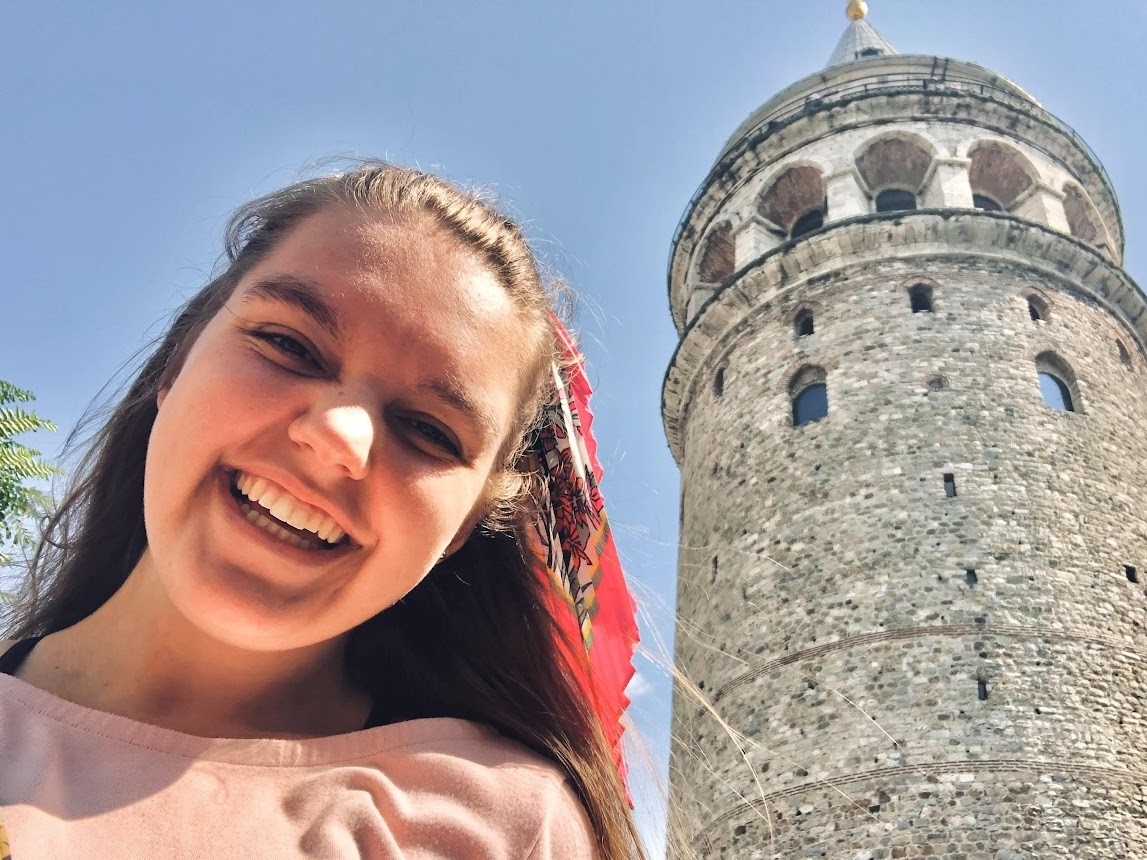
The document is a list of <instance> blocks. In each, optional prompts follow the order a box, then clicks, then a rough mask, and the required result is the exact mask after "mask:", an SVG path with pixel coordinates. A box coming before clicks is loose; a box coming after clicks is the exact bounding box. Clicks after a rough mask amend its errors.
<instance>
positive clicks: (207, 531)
mask: <svg viewBox="0 0 1147 860" xmlns="http://www.w3.org/2000/svg"><path fill="white" fill-rule="evenodd" d="M527 339H528V331H527V328H526V326H525V324H524V323H523V322H522V321H521V320H520V318H519V316H518V312H517V310H516V308H515V307H514V305H513V304H512V303H511V301H510V299H509V297H508V296H507V294H506V292H505V290H504V289H503V288H502V287H501V286H500V285H499V284H498V282H497V281H496V280H495V278H494V277H493V275H491V273H490V272H489V271H488V270H487V269H486V267H485V266H483V265H482V264H481V263H480V262H479V260H478V258H477V257H476V256H475V255H474V254H472V253H471V252H470V251H468V250H467V249H465V248H464V247H463V246H461V245H460V243H458V242H457V241H456V240H454V239H452V238H451V237H449V236H448V235H446V234H445V233H443V232H442V231H440V230H438V229H435V228H432V227H428V226H427V225H426V222H424V221H416V222H414V223H411V222H403V221H399V220H395V219H393V218H385V217H379V216H366V215H363V214H362V213H359V212H357V211H355V210H351V209H349V208H344V207H339V206H335V207H330V208H328V209H326V210H324V211H322V212H320V213H318V214H317V215H314V216H312V217H310V218H308V219H306V220H305V221H303V222H301V223H300V224H299V225H297V226H296V227H295V228H294V229H293V230H292V231H291V232H290V233H288V234H287V236H286V237H284V239H283V240H282V241H281V242H280V243H279V245H278V246H277V248H276V249H275V250H274V251H273V252H272V253H271V254H269V255H268V256H267V257H266V258H265V259H264V260H263V261H262V262H260V263H259V264H258V265H257V266H256V267H255V268H254V269H253V270H252V271H250V272H249V273H248V274H247V275H246V276H245V277H244V278H243V279H242V280H241V282H240V283H239V285H238V286H237V288H236V290H235V293H234V295H233V296H232V297H231V299H230V300H229V301H228V303H227V305H226V307H225V308H224V309H223V310H222V311H221V312H220V313H219V314H218V315H217V316H215V317H214V318H213V319H212V320H211V321H210V322H209V323H208V324H207V326H206V327H205V328H204V330H203V332H202V334H201V335H200V336H199V338H198V339H197V340H196V341H195V343H194V345H193V346H192V348H191V350H190V351H189V353H188V355H187V358H186V361H185V362H184V364H183V366H182V368H181V369H180V371H179V374H178V376H177V377H176V378H175V380H174V381H173V382H172V384H171V386H170V388H168V389H166V390H165V391H164V392H163V393H162V394H161V396H160V398H159V402H160V407H159V414H158V417H157V418H156V422H155V426H154V429H153V430H152V433H151V439H150V443H149V445H148V453H147V471H146V478H145V486H144V510H145V521H146V525H147V535H148V554H147V556H146V557H145V558H146V560H147V563H149V564H150V565H151V568H152V570H153V571H154V573H155V575H156V577H157V579H158V581H159V582H160V583H161V584H162V586H163V590H164V591H165V592H166V594H167V596H168V598H169V599H170V602H171V603H172V605H174V607H175V608H176V609H177V610H178V611H179V612H180V614H181V615H183V616H184V617H185V618H187V619H188V620H190V621H191V622H192V623H193V624H195V625H196V626H197V627H199V628H200V629H202V630H204V631H205V632H207V633H208V634H209V635H212V636H213V637H214V638H216V639H219V640H221V641H225V642H228V643H230V644H232V645H234V646H237V647H244V648H249V649H254V650H285V649H288V648H298V647H305V646H307V645H311V644H314V643H317V642H321V641H324V640H327V639H330V638H332V637H334V636H337V635H339V634H341V633H344V632H346V631H348V630H350V629H351V628H353V627H355V626H356V625H358V624H359V623H361V622H362V621H364V620H366V619H368V618H370V617H371V616H372V615H374V614H376V613H377V612H379V611H381V610H382V609H385V608H386V607H388V606H390V605H392V604H393V603H394V602H395V601H397V600H398V599H399V598H401V597H402V596H403V595H405V594H406V593H407V592H408V591H410V589H412V588H413V587H414V586H415V585H417V584H418V582H419V581H420V580H421V579H422V578H423V577H424V576H425V575H426V574H427V572H428V571H429V570H430V569H431V568H432V567H433V566H434V565H435V564H436V563H437V562H438V560H439V558H440V557H441V556H442V554H443V553H448V552H451V551H453V550H454V549H456V548H457V547H458V546H460V545H461V543H462V542H463V541H464V540H465V538H466V537H467V535H468V534H469V533H470V531H471V529H472V528H473V526H474V524H475V523H476V522H477V520H478V519H479V518H480V517H481V515H482V514H483V512H484V505H485V504H486V502H487V496H486V494H485V490H486V487H487V484H488V481H489V479H490V477H491V474H492V471H493V470H494V468H495V466H496V465H498V464H496V462H495V460H496V458H497V455H498V452H499V449H500V448H501V447H502V445H503V443H504V442H505V441H506V439H507V437H508V434H509V433H510V432H511V428H512V424H513V422H514V419H515V414H516V411H517V408H518V405H519V401H520V397H521V394H522V392H523V390H524V385H525V380H524V379H523V378H522V377H523V373H524V371H523V368H524V367H525V366H526V365H527V362H528V360H529V359H528V357H527V355H526V354H525V353H524V351H523V344H524V343H525V342H526V341H527Z"/></svg>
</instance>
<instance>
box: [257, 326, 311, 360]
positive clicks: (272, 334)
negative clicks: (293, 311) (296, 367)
mask: <svg viewBox="0 0 1147 860" xmlns="http://www.w3.org/2000/svg"><path fill="white" fill-rule="evenodd" d="M254 335H255V337H257V338H259V340H261V341H263V342H264V343H269V344H270V345H271V346H273V347H274V348H275V350H276V351H277V352H280V353H282V354H283V355H285V356H288V357H289V358H292V359H294V360H297V361H304V362H306V363H307V364H310V365H312V366H314V367H318V366H319V363H318V361H317V360H316V359H315V357H314V356H313V355H311V351H310V350H309V349H307V348H306V347H305V346H303V344H302V343H300V342H299V341H298V340H296V339H295V338H293V337H291V336H290V335H289V334H283V333H282V332H278V331H258V332H254Z"/></svg>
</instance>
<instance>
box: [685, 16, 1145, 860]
mask: <svg viewBox="0 0 1147 860" xmlns="http://www.w3.org/2000/svg"><path fill="white" fill-rule="evenodd" d="M862 6H863V4H861V3H858V2H855V0H854V2H853V3H851V4H850V17H851V18H852V19H853V20H852V23H851V24H850V26H849V29H848V31H847V32H846V33H845V36H844V38H843V39H842V40H841V44H840V46H839V47H838V48H837V51H836V52H835V53H834V55H833V58H832V60H831V61H830V64H829V67H828V68H826V69H825V70H824V71H823V72H821V73H819V74H816V75H813V76H811V77H808V78H806V79H804V80H802V81H800V82H798V83H796V84H794V85H793V86H791V87H789V88H788V89H787V90H785V91H784V92H782V93H781V94H780V95H778V96H777V97H775V98H774V99H772V100H771V101H769V102H767V103H766V104H765V105H764V106H763V107H761V108H760V109H759V110H758V111H756V113H754V114H753V115H752V116H751V117H750V118H749V119H748V120H747V121H746V122H745V123H744V124H743V125H742V126H741V127H740V128H739V129H738V130H737V131H736V133H735V134H734V135H733V137H732V138H731V139H730V140H729V142H728V144H727V145H726V146H725V148H724V149H723V150H722V152H721V154H720V157H719V158H718V159H717V162H716V164H715V165H714V167H713V169H712V170H711V171H710V173H709V175H708V177H707V178H706V179H705V181H704V183H703V184H702V185H701V188H700V189H699V191H698V192H697V194H696V196H695V197H694V198H693V200H692V201H691V203H690V204H689V208H688V210H687V212H686V214H685V216H684V218H683V220H682V222H681V226H680V229H679V230H678V233H677V236H676V237H675V239H674V243H673V250H672V257H671V262H670V275H669V288H670V302H671V305H672V310H673V317H674V320H675V321H676V324H677V326H678V329H679V331H680V335H681V341H680V344H679V346H678V348H677V351H676V353H675V355H674V356H673V360H672V363H671V364H670V367H669V370H668V373H667V375H666V379H665V385H664V391H663V411H664V420H665V428H666V433H667V436H668V439H669V444H670V447H671V448H672V451H673V454H674V456H675V458H676V460H677V462H678V464H679V465H680V467H681V471H682V486H683V490H682V508H681V555H680V567H679V585H678V616H679V622H678V628H677V660H678V663H679V666H680V668H681V669H682V671H683V673H684V675H685V676H686V677H687V678H688V679H690V680H691V681H692V682H694V683H696V685H697V686H698V687H700V688H701V692H702V693H703V694H704V697H705V698H706V699H707V700H708V701H709V702H710V703H711V709H709V708H707V707H706V706H705V705H704V704H703V703H702V702H701V701H700V700H698V699H697V698H696V697H693V696H690V695H687V694H684V693H683V692H682V690H681V689H680V688H679V689H678V690H677V692H676V694H675V701H674V717H673V737H674V746H673V750H672V761H671V774H672V775H671V805H672V808H673V815H674V818H675V819H676V821H677V822H678V824H680V825H681V826H682V828H683V830H684V832H685V833H686V834H687V837H688V840H689V842H690V846H689V848H688V849H687V850H679V851H678V852H677V853H678V854H681V855H687V854H689V853H692V854H693V855H696V856H701V857H725V858H736V860H744V858H766V857H767V858H773V857H776V858H790V857H829V858H849V860H863V858H871V860H876V858H900V857H905V858H912V857H922V856H934V857H960V858H968V860H971V858H988V857H990V858H1005V857H1007V858H1027V857H1069V856H1070V857H1086V858H1129V857H1147V807H1145V806H1144V802H1145V798H1147V715H1145V710H1147V668H1145V666H1144V657H1145V654H1147V632H1145V627H1144V625H1145V624H1147V594H1145V591H1144V584H1145V583H1147V520H1145V514H1147V442H1145V441H1144V439H1145V434H1147V430H1145V429H1144V428H1147V351H1145V344H1147V303H1145V301H1144V296H1143V294H1142V293H1141V292H1140V290H1139V289H1138V287H1137V286H1136V284H1135V283H1134V282H1133V281H1132V280H1131V278H1129V277H1128V275H1127V274H1126V273H1125V272H1124V271H1123V269H1122V268H1121V260H1122V254H1123V238H1124V237H1123V228H1122V223H1121V220H1120V214H1119V208H1118V204H1117V202H1116V198H1115V194H1114V191H1113V189H1112V186H1111V183H1110V181H1109V180H1108V177H1107V175H1106V173H1105V172H1104V170H1103V167H1102V166H1101V165H1100V163H1099V161H1098V160H1097V159H1096V157H1095V155H1094V154H1093V153H1092V152H1091V150H1090V149H1089V148H1088V147H1087V145H1086V144H1085V143H1084V142H1083V141H1082V140H1081V139H1080V138H1079V137H1078V136H1077V135H1076V134H1075V133H1074V132H1073V131H1072V130H1071V129H1070V128H1069V127H1068V126H1067V125H1065V124H1064V123H1063V122H1061V121H1060V120H1058V119H1056V118H1055V117H1054V116H1052V115H1051V114H1050V113H1048V111H1046V110H1045V109H1044V108H1042V107H1041V106H1040V105H1039V104H1038V103H1037V102H1036V101H1035V100H1034V99H1033V98H1032V97H1031V96H1029V95H1028V94H1026V93H1025V92H1024V91H1023V90H1021V89H1020V88H1019V87H1017V86H1016V85H1015V84H1012V83H1010V82H1008V81H1006V80H1003V79H1002V78H1000V77H998V76H996V75H994V74H993V73H991V72H989V71H987V70H986V69H983V68H981V67H979V66H976V65H973V64H970V63H965V62H960V61H956V60H948V59H941V58H937V57H927V56H908V55H900V54H897V53H896V52H895V51H893V49H892V48H891V46H890V45H889V44H888V43H887V42H886V41H884V40H883V39H882V38H881V37H880V36H879V34H878V33H877V32H876V31H875V30H874V29H873V28H872V27H871V26H870V25H869V24H868V23H867V21H866V20H864V17H863V8H861V7H862Z"/></svg>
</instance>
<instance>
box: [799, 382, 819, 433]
mask: <svg viewBox="0 0 1147 860" xmlns="http://www.w3.org/2000/svg"><path fill="white" fill-rule="evenodd" d="M826 415H828V386H826V385H825V384H824V383H823V382H816V383H813V384H812V385H809V386H808V387H807V388H803V389H801V391H800V393H798V394H797V396H796V397H794V398H793V426H794V427H800V426H801V425H802V424H808V423H809V422H810V421H818V420H820V419H821V418H824V417H825V416H826Z"/></svg>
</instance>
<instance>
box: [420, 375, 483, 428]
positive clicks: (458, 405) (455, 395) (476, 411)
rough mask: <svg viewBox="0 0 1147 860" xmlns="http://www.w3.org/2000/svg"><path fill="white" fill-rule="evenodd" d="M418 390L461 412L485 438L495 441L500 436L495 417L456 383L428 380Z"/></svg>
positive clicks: (421, 383)
mask: <svg viewBox="0 0 1147 860" xmlns="http://www.w3.org/2000/svg"><path fill="white" fill-rule="evenodd" d="M418 390H419V391H422V392H424V393H426V394H429V395H430V396H431V397H433V398H434V399H435V400H437V401H439V402H440V403H444V404H446V405H447V406H449V407H451V408H452V409H455V410H456V411H458V412H461V413H462V414H463V415H465V416H466V417H467V418H469V419H470V420H471V421H473V422H474V423H475V424H477V425H478V428H479V432H481V434H482V435H483V437H484V438H486V439H493V438H495V437H496V436H497V435H498V425H497V422H496V421H495V420H494V416H493V415H491V414H490V412H489V411H488V410H487V409H486V408H485V407H483V406H482V405H481V404H480V403H478V402H477V401H476V400H474V399H473V398H471V397H470V396H469V395H468V394H467V393H466V392H465V391H463V390H462V389H461V388H460V387H458V386H457V385H455V384H454V383H452V382H447V381H445V380H441V379H428V380H426V381H425V382H420V383H419V384H418Z"/></svg>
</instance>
